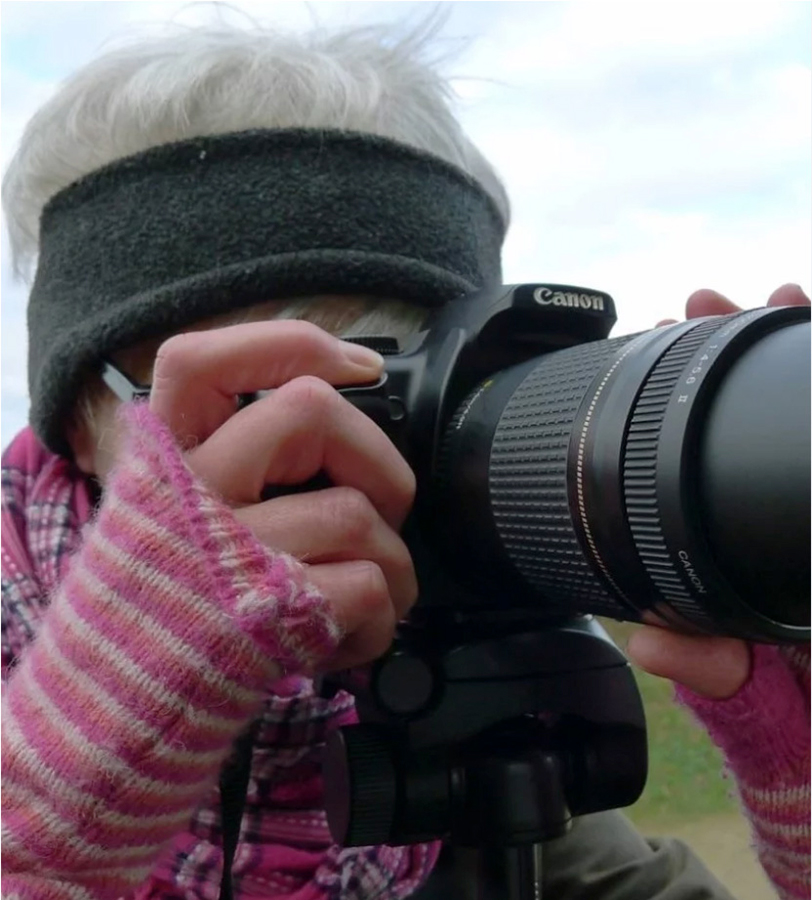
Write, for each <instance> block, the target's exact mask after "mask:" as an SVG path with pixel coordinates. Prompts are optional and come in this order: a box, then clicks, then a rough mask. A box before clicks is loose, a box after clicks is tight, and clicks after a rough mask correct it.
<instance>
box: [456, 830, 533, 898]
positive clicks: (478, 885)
mask: <svg viewBox="0 0 812 900" xmlns="http://www.w3.org/2000/svg"><path fill="white" fill-rule="evenodd" d="M541 867H542V845H541V844H522V845H520V846H518V847H476V848H474V847H455V848H454V869H455V884H456V890H457V894H456V896H455V897H454V900H541V875H542V868H541Z"/></svg>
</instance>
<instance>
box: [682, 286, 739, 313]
mask: <svg viewBox="0 0 812 900" xmlns="http://www.w3.org/2000/svg"><path fill="white" fill-rule="evenodd" d="M740 311H741V308H740V307H738V306H736V304H735V303H733V301H732V300H728V298H727V297H725V296H724V294H720V293H719V292H718V291H711V290H707V289H703V290H700V291H694V293H693V294H691V296H690V297H689V298H688V302H687V303H686V304H685V317H686V318H687V319H699V318H702V317H703V316H727V315H729V314H730V313H734V312H740Z"/></svg>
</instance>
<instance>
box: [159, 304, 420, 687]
mask: <svg viewBox="0 0 812 900" xmlns="http://www.w3.org/2000/svg"><path fill="white" fill-rule="evenodd" d="M380 374H381V360H380V358H379V357H378V356H377V354H373V353H371V352H370V351H367V350H365V349H364V348H361V347H358V346H357V345H354V344H349V343H347V342H345V341H341V340H339V339H338V338H335V337H332V336H330V335H329V334H328V333H327V332H325V331H322V330H321V329H320V328H317V327H316V326H315V325H312V324H309V323H307V322H300V321H270V322H252V323H250V324H243V325H233V326H230V327H227V328H220V329H216V330H212V331H199V332H188V333H185V334H181V335H177V336H175V337H172V338H170V339H169V340H168V341H166V342H165V343H164V344H163V345H162V346H161V348H160V349H159V351H158V355H157V358H156V362H155V368H154V373H153V387H152V393H151V396H150V408H151V410H152V411H153V412H154V413H155V414H157V415H158V416H160V417H161V418H162V419H163V420H164V421H165V422H166V423H167V424H168V425H169V427H170V429H171V431H172V432H173V434H174V435H175V437H176V439H177V440H178V441H179V442H180V444H181V446H182V447H183V448H184V449H185V455H186V461H187V464H188V465H189V467H190V468H191V469H192V471H193V472H194V473H195V474H196V475H197V476H198V477H199V478H201V480H202V481H203V482H204V483H205V484H207V485H208V486H209V488H211V489H212V490H213V491H214V492H215V493H217V494H218V496H220V497H221V498H222V499H223V500H224V502H226V503H227V504H228V505H229V506H230V507H231V508H232V509H233V510H234V515H235V516H236V518H237V519H239V520H240V521H241V522H242V523H243V524H245V525H246V526H248V527H249V528H250V529H251V530H252V531H253V533H254V534H255V535H256V537H257V538H258V540H259V541H260V542H261V543H262V544H264V545H265V546H267V547H269V548H271V549H274V550H278V551H284V552H286V553H289V554H291V555H292V556H294V557H296V558H297V559H299V560H301V562H302V563H304V564H305V565H306V566H307V567H308V573H307V575H308V580H309V581H310V582H311V583H312V584H313V585H314V586H315V587H316V588H318V589H319V590H320V591H321V592H322V594H323V595H324V597H325V598H326V599H327V601H328V602H329V603H330V604H331V606H332V608H333V611H334V613H335V616H336V619H337V621H338V624H339V626H340V628H341V629H342V633H343V634H344V639H343V641H342V642H341V644H340V646H339V648H338V651H337V654H336V656H335V658H333V659H332V660H330V661H329V664H328V665H327V666H326V668H328V669H341V668H346V667H348V666H352V665H360V664H362V663H364V662H368V661H370V660H372V659H374V658H376V657H378V656H380V655H381V654H382V653H383V652H385V650H386V649H387V648H388V646H389V644H390V643H391V640H392V637H393V634H394V629H395V625H396V623H397V621H398V620H400V619H401V618H403V616H404V615H405V614H406V612H407V611H408V610H409V608H410V607H411V605H412V604H413V603H414V601H415V600H416V598H417V579H416V577H415V573H414V568H413V566H412V561H411V558H410V555H409V552H408V550H407V548H406V545H405V544H404V543H403V541H402V540H401V538H400V536H399V534H398V531H399V529H400V527H401V526H402V524H403V521H404V519H405V518H406V516H407V514H408V512H409V510H410V508H411V505H412V502H413V500H414V491H415V478H414V475H413V473H412V471H411V469H410V468H409V466H408V464H407V463H406V461H405V460H404V459H403V457H402V456H401V455H400V453H399V452H398V451H397V449H396V448H395V447H394V445H393V444H392V443H391V441H390V440H389V439H388V438H387V437H386V435H385V434H384V433H383V432H382V431H381V430H380V428H378V426H377V425H375V424H374V423H373V422H372V420H371V419H369V418H368V417H367V416H366V415H364V414H363V413H362V412H360V411H359V410H357V409H356V408H355V407H354V406H352V404H350V403H349V402H348V401H346V400H345V399H344V398H343V397H342V396H341V395H340V394H339V393H338V392H337V391H336V390H335V389H334V386H341V385H347V384H359V383H365V382H370V381H374V380H375V379H376V378H378V377H379V375H380ZM267 389H275V390H272V391H271V393H269V394H268V395H266V396H264V397H262V398H261V399H259V400H257V401H256V402H254V403H252V404H251V405H249V406H247V407H245V408H244V409H241V410H239V411H238V410H237V403H236V397H237V395H238V394H243V393H253V392H255V391H259V390H267ZM322 471H323V472H326V473H327V475H328V476H329V478H330V481H331V482H332V484H333V485H334V486H333V487H330V488H327V489H326V490H319V491H313V492H308V493H300V494H292V495H287V496H281V497H276V498H274V499H272V500H266V501H263V500H262V499H261V496H260V495H261V493H262V491H263V488H264V487H265V486H266V485H295V484H301V483H303V482H306V481H308V480H309V479H310V478H312V477H314V476H315V475H317V474H318V473H319V472H322Z"/></svg>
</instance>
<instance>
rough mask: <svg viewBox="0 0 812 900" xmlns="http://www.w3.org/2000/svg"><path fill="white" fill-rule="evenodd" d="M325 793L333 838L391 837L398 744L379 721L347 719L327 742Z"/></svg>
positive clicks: (348, 843) (373, 840)
mask: <svg viewBox="0 0 812 900" xmlns="http://www.w3.org/2000/svg"><path fill="white" fill-rule="evenodd" d="M323 772H324V799H325V806H326V809H327V823H328V825H329V826H330V834H331V835H332V837H333V840H334V841H335V842H336V843H337V844H340V845H341V846H343V847H366V846H369V845H371V844H385V843H387V842H388V841H389V839H390V835H391V833H392V827H393V824H394V817H395V806H396V802H397V784H398V778H397V770H396V768H395V748H394V745H393V740H392V737H391V736H390V733H389V730H388V729H387V728H385V727H381V726H380V725H374V724H365V725H348V726H345V727H343V728H339V729H338V730H337V731H335V732H333V734H331V735H330V737H329V738H328V739H327V744H326V746H325V748H324V764H323Z"/></svg>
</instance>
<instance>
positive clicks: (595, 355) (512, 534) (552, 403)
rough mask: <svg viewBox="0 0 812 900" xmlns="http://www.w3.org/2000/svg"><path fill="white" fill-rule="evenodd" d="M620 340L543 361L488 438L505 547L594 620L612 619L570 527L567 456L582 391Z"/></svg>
mask: <svg viewBox="0 0 812 900" xmlns="http://www.w3.org/2000/svg"><path fill="white" fill-rule="evenodd" d="M628 339H629V340H630V339H631V336H630V337H629V338H628ZM623 343H625V341H613V342H612V343H611V344H607V343H605V342H596V343H594V344H581V345H579V346H578V347H574V348H571V349H568V350H567V351H566V352H564V353H553V354H550V355H549V356H547V357H544V359H543V360H542V361H541V362H540V363H539V365H538V366H536V367H535V368H534V369H533V371H532V372H531V373H530V374H529V375H528V376H527V378H525V380H524V381H523V382H522V384H521V385H520V386H519V387H518V388H517V389H516V391H515V393H514V394H513V396H512V397H511V399H510V401H509V403H508V404H507V405H506V406H505V409H504V411H503V413H502V417H501V419H500V420H499V424H498V426H497V429H496V432H495V435H494V440H493V445H492V452H491V459H490V479H489V488H490V498H491V509H492V513H493V517H494V521H495V522H496V525H497V529H498V532H499V535H500V538H501V540H502V543H503V546H504V548H505V550H506V552H507V553H508V555H509V556H510V558H511V560H512V561H513V564H514V565H515V566H516V568H517V569H518V570H519V572H520V573H521V574H522V576H523V577H524V578H525V580H526V581H527V582H528V583H529V584H531V585H532V586H533V587H535V588H537V589H538V590H540V591H542V592H543V593H544V594H545V596H546V597H548V598H549V599H550V600H551V601H555V600H556V599H559V600H560V601H561V604H562V608H563V609H565V610H566V611H569V612H571V611H572V610H573V604H577V603H578V602H579V601H581V602H584V604H585V605H586V604H588V610H589V611H590V612H593V613H595V614H597V615H601V614H606V615H616V614H617V602H616V601H615V600H614V599H613V598H612V597H611V596H610V595H609V594H608V593H607V591H606V590H605V589H604V587H603V585H602V583H601V582H600V581H599V580H598V578H597V576H596V575H595V573H594V571H593V569H592V566H591V564H590V563H589V562H588V560H587V558H586V556H585V555H584V551H583V549H582V547H581V545H580V543H579V541H578V537H577V534H576V532H575V529H574V527H573V522H572V518H571V516H570V512H569V500H568V496H567V455H568V449H569V442H570V436H571V433H572V428H573V422H574V420H575V416H576V414H577V412H578V409H579V407H580V406H581V402H582V401H583V398H584V394H585V393H586V392H587V390H588V388H589V385H590V383H591V381H592V379H593V378H594V376H595V374H596V373H597V371H598V370H599V369H600V368H601V366H602V364H603V363H604V362H605V360H606V359H607V358H610V357H612V356H614V354H615V353H617V351H618V348H619V347H620V346H622V344H623Z"/></svg>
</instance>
